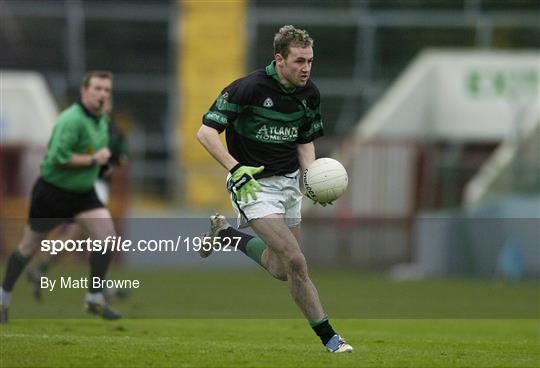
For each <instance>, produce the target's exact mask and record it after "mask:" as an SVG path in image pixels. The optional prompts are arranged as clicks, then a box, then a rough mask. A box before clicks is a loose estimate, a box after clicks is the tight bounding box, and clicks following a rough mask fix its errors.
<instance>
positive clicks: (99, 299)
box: [84, 291, 105, 304]
mask: <svg viewBox="0 0 540 368" xmlns="http://www.w3.org/2000/svg"><path fill="white" fill-rule="evenodd" d="M84 300H86V301H87V302H91V303H97V304H105V297H103V292H101V291H98V292H97V293H90V292H88V293H86V297H85V298H84Z"/></svg>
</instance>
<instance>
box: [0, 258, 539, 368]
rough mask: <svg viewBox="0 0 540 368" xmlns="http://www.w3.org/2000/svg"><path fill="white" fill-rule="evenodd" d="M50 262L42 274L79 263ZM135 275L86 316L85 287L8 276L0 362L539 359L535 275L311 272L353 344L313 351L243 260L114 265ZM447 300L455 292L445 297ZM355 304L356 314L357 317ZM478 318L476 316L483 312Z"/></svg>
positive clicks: (264, 279) (306, 363) (279, 287)
mask: <svg viewBox="0 0 540 368" xmlns="http://www.w3.org/2000/svg"><path fill="white" fill-rule="evenodd" d="M84 269H85V267H79V268H77V269H75V268H65V267H61V266H58V267H57V268H56V269H55V270H53V275H51V277H55V276H59V275H61V274H64V275H67V274H70V275H73V276H78V275H83V272H82V271H84ZM112 276H113V277H115V278H119V277H127V278H133V277H137V278H139V279H140V280H141V284H142V287H141V289H139V290H134V291H133V292H132V295H131V297H130V298H129V299H128V300H126V301H125V302H122V303H118V304H117V305H116V307H118V309H120V310H121V311H122V312H124V314H125V315H126V317H127V318H126V319H124V320H120V321H115V322H108V321H102V320H98V319H94V318H89V317H88V316H85V315H84V314H83V312H82V309H81V304H82V296H83V294H84V290H58V291H54V292H51V293H45V295H44V297H45V301H44V302H43V303H41V304H37V303H36V302H35V301H33V300H32V298H31V296H30V291H29V289H28V285H27V284H26V282H25V280H22V279H21V280H19V284H18V285H17V289H16V291H15V293H14V299H13V303H12V310H11V311H10V312H11V317H12V319H11V321H10V323H9V324H8V325H6V326H1V327H0V367H46V366H52V367H67V366H70V367H295V368H298V367H538V366H539V364H540V322H539V319H538V313H540V312H539V311H538V310H537V309H535V308H536V307H537V306H538V302H539V296H538V284H534V283H516V284H498V283H495V284H493V283H490V282H486V281H471V280H441V281H425V282H409V283H395V282H391V281H388V280H385V279H384V278H380V277H373V276H366V275H360V274H356V273H348V272H330V271H327V272H314V273H313V279H314V281H315V283H316V285H317V286H318V288H319V292H320V293H321V298H322V300H323V304H324V305H325V306H326V310H327V311H328V313H329V315H330V317H331V321H332V324H333V326H334V328H335V329H336V330H337V331H339V332H340V333H341V334H343V336H344V337H345V338H346V339H347V340H348V341H349V342H350V343H351V344H352V345H353V346H354V347H355V351H354V352H353V353H352V354H346V355H334V354H329V353H327V352H325V351H324V349H323V347H322V345H321V344H320V342H319V341H318V338H317V337H316V336H315V335H314V334H313V332H312V331H311V329H310V328H309V326H308V324H307V322H305V321H304V320H303V319H300V318H299V317H300V315H299V314H300V313H299V311H298V310H297V308H296V307H295V305H294V304H293V303H292V301H291V298H290V296H289V295H288V291H287V289H286V285H285V284H283V283H281V282H278V281H274V280H272V279H270V278H269V277H268V276H267V275H265V274H264V273H263V272H261V271H260V270H258V269H257V270H254V271H250V270H247V271H233V272H231V271H230V270H228V271H211V270H206V271H205V270H199V271H195V270H194V271H185V270H184V271H175V270H159V271H158V270H124V271H117V270H115V271H114V272H113V275H112ZM452 300H454V303H452V302H451V301H452ZM362 316H365V317H366V318H367V319H362V318H361V317H362ZM482 318H485V319H482Z"/></svg>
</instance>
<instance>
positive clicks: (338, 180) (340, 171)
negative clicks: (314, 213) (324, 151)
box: [303, 157, 349, 203]
mask: <svg viewBox="0 0 540 368" xmlns="http://www.w3.org/2000/svg"><path fill="white" fill-rule="evenodd" d="M303 181H304V188H305V189H306V196H308V197H309V198H312V199H315V200H317V201H318V202H320V203H328V202H333V201H335V200H336V199H338V198H339V197H341V196H342V195H343V193H345V191H346V190H347V185H348V183H349V178H348V176H347V171H346V170H345V168H344V167H343V165H342V164H341V163H340V162H339V161H337V160H334V159H333V158H328V157H324V158H319V159H317V160H315V161H313V163H312V164H311V165H310V166H309V167H308V168H307V170H306V171H305V172H304V176H303Z"/></svg>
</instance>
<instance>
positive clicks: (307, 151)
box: [296, 142, 315, 172]
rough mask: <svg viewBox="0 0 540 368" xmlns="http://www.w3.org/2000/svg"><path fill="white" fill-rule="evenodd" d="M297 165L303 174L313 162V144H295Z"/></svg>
mask: <svg viewBox="0 0 540 368" xmlns="http://www.w3.org/2000/svg"><path fill="white" fill-rule="evenodd" d="M296 147H297V148H296V151H297V153H298V163H299V164H300V169H301V170H302V172H304V171H305V170H306V169H307V168H308V167H309V166H310V165H311V164H312V163H313V161H315V145H314V144H313V142H309V143H304V144H300V143H299V144H297V146H296Z"/></svg>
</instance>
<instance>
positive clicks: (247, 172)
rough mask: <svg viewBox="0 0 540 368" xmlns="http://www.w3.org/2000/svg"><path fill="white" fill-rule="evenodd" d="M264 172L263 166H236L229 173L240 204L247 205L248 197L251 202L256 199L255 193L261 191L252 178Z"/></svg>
mask: <svg viewBox="0 0 540 368" xmlns="http://www.w3.org/2000/svg"><path fill="white" fill-rule="evenodd" d="M263 170H264V166H259V167H253V166H242V165H241V164H237V165H236V166H235V167H233V168H232V169H231V171H230V173H231V175H232V180H233V186H234V189H235V190H236V194H237V195H238V197H240V199H241V200H242V202H244V203H247V201H248V200H249V196H251V198H253V200H256V199H257V194H256V192H259V191H261V190H262V187H261V185H260V184H259V183H257V180H255V179H254V178H253V176H254V175H255V174H258V173H260V172H262V171H263Z"/></svg>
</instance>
